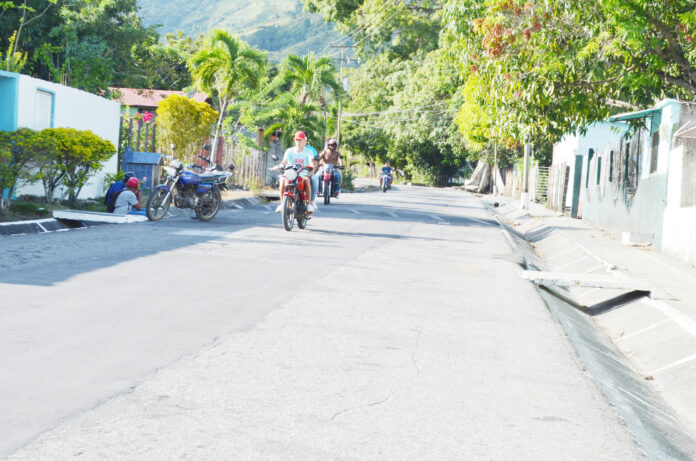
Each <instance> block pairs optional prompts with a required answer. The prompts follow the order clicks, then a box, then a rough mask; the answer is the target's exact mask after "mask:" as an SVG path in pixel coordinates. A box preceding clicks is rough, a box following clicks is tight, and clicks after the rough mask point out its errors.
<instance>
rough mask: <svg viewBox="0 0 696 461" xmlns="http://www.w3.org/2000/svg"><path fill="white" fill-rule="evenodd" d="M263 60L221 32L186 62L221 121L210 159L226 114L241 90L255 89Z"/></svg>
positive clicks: (242, 42)
mask: <svg viewBox="0 0 696 461" xmlns="http://www.w3.org/2000/svg"><path fill="white" fill-rule="evenodd" d="M265 64H266V58H265V56H264V55H263V54H262V53H261V52H259V51H256V50H253V49H251V48H250V47H249V45H247V43H246V42H244V41H242V40H240V39H239V38H237V37H233V36H232V35H230V34H228V33H227V32H225V31H222V30H214V31H212V32H211V36H210V40H209V42H208V43H207V45H206V46H205V47H203V48H202V49H200V50H199V51H198V52H196V53H195V54H194V55H193V56H191V58H190V59H189V62H188V67H189V70H190V71H191V77H192V78H193V81H194V83H195V85H196V86H197V87H198V88H199V89H201V90H202V91H205V92H206V93H208V94H210V95H211V96H212V97H214V98H215V99H216V100H217V104H218V108H219V109H220V117H219V119H218V122H217V125H216V126H215V139H214V140H213V149H212V152H211V159H212V158H213V157H214V156H215V154H216V153H217V144H218V137H219V136H220V132H221V131H222V122H223V120H224V119H225V113H226V112H227V109H228V107H229V105H230V103H231V102H232V101H234V100H235V99H236V98H237V96H238V95H239V92H240V91H241V90H243V89H251V90H253V89H256V88H258V86H259V82H260V81H261V78H262V76H263V70H264V66H265Z"/></svg>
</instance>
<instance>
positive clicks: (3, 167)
mask: <svg viewBox="0 0 696 461" xmlns="http://www.w3.org/2000/svg"><path fill="white" fill-rule="evenodd" d="M54 148H55V144H54V143H53V142H52V140H51V139H50V137H48V136H46V134H45V133H43V132H37V131H33V130H30V129H29V128H20V129H19V130H17V131H11V132H7V131H0V191H3V190H4V189H8V197H12V195H13V193H14V191H15V188H16V187H17V186H19V185H21V184H23V183H31V182H34V181H36V180H37V179H38V178H37V176H36V174H35V172H34V171H33V170H34V169H33V166H34V163H35V162H36V160H37V159H38V158H40V157H43V156H46V155H49V153H51V152H53V151H54ZM9 205H10V200H9V199H8V200H7V201H5V200H4V197H3V196H1V195H0V214H5V213H6V212H7V210H8V208H9Z"/></svg>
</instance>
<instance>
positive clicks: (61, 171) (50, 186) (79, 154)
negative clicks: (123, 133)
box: [38, 128, 116, 202]
mask: <svg viewBox="0 0 696 461" xmlns="http://www.w3.org/2000/svg"><path fill="white" fill-rule="evenodd" d="M42 133H44V134H46V135H47V136H49V137H50V138H51V139H52V142H53V143H55V147H54V150H53V151H48V152H46V154H47V155H45V156H44V157H43V158H40V159H38V160H39V161H38V164H39V169H40V173H39V178H40V179H41V180H42V181H43V184H44V189H45V192H46V200H47V201H51V200H52V199H53V192H54V191H55V188H56V187H57V186H58V184H61V183H62V184H63V185H64V186H65V187H66V188H67V189H68V200H69V201H70V202H74V201H75V200H76V199H77V196H78V195H79V194H80V191H81V190H82V187H83V186H84V185H85V184H86V183H87V181H88V180H89V178H90V176H92V175H93V174H94V173H95V172H97V171H98V170H99V169H100V168H101V166H102V163H103V162H104V161H106V160H108V159H110V158H111V157H112V156H113V155H114V154H115V153H116V148H115V147H114V145H113V144H112V143H111V141H106V140H104V139H102V138H100V137H99V136H97V135H96V134H94V133H92V132H91V131H80V130H75V129H73V128H47V129H45V130H43V131H42Z"/></svg>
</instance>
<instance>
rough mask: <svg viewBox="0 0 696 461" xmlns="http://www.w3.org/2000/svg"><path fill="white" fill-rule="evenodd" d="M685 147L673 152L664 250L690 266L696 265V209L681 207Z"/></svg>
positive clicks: (663, 237) (663, 243) (677, 148)
mask: <svg viewBox="0 0 696 461" xmlns="http://www.w3.org/2000/svg"><path fill="white" fill-rule="evenodd" d="M683 155H684V146H679V147H676V148H675V149H674V150H672V152H671V155H670V158H669V164H670V167H669V168H670V180H669V186H668V192H667V194H668V195H667V207H666V208H665V215H664V230H663V233H662V250H663V251H665V252H666V253H669V254H671V255H673V256H676V257H677V258H679V259H681V260H683V261H685V262H688V263H690V264H694V263H696V232H694V229H696V207H693V206H691V207H681V206H680V205H681V204H680V199H681V187H682V174H681V173H682V162H683Z"/></svg>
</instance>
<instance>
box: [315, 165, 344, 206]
mask: <svg viewBox="0 0 696 461" xmlns="http://www.w3.org/2000/svg"><path fill="white" fill-rule="evenodd" d="M334 168H337V169H341V170H342V169H343V167H342V166H336V167H334V165H333V164H332V163H328V164H326V165H324V166H323V167H322V170H321V172H320V176H319V179H321V182H320V183H319V189H320V192H319V193H320V194H321V195H322V196H323V197H324V205H329V204H330V203H331V197H334V198H337V197H338V183H337V181H336V172H335V171H334Z"/></svg>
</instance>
